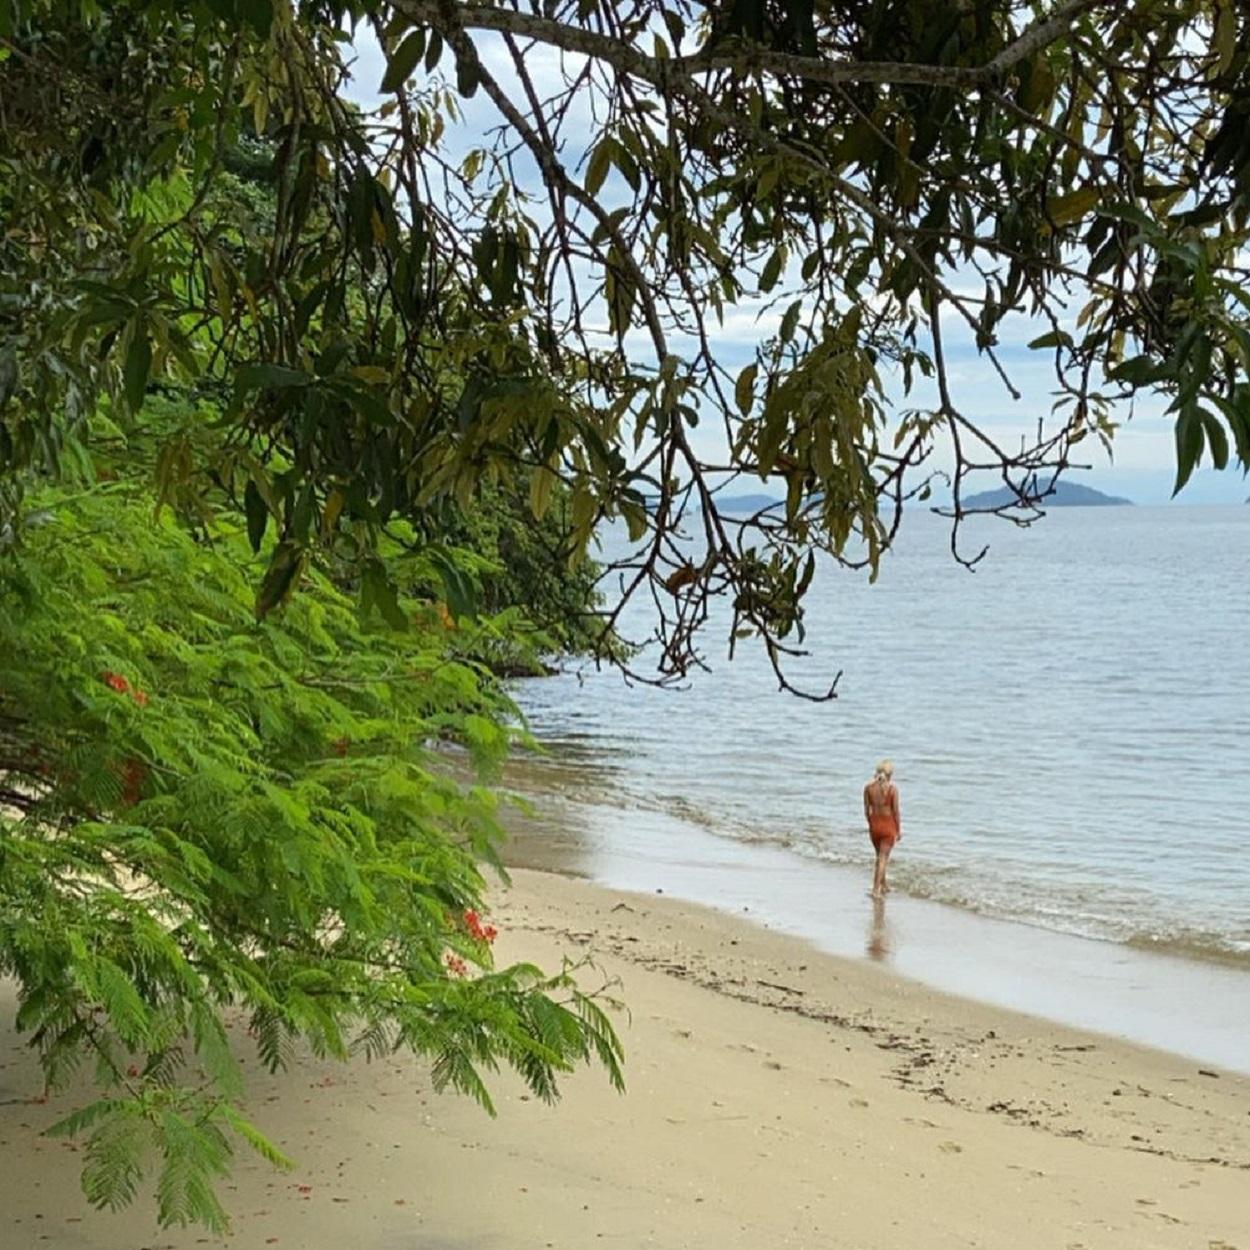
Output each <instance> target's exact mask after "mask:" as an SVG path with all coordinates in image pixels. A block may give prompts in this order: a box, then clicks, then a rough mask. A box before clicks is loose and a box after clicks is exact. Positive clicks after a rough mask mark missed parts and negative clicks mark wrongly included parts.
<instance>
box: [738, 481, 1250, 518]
mask: <svg viewBox="0 0 1250 1250" xmlns="http://www.w3.org/2000/svg"><path fill="white" fill-rule="evenodd" d="M715 498H716V510H717V511H718V512H719V513H720V514H721V515H722V516H727V517H737V518H740V519H743V520H745V519H746V518H747V517H752V516H754V515H755V514H756V513H757V512H762V511H763V510H764V509H765V508H781V507H784V506H785V500H783V499H778V498H776V496H774V495H717V496H716V497H715ZM1017 502H1018V500H1017V497H1016V494H1015V492H1014V491H1012V490H1011V489H1009V488H1008V487H1006V486H1000V487H998V489H996V490H984V491H980V492H979V493H977V494H975V495H966V496H965V497H964V499H963V501H962V506H963V507H964V508H973V509H975V508H1006V507H1010V506H1011V505H1012V504H1015V503H1017ZM1246 502H1247V503H1250V499H1247V500H1246ZM1040 506H1041V507H1043V508H1111V507H1116V508H1124V507H1132V506H1133V501H1132V500H1131V499H1123V498H1121V497H1120V496H1119V495H1108V494H1105V493H1104V492H1103V491H1100V490H1095V489H1094V488H1093V487H1092V486H1082V485H1080V484H1079V483H1078V482H1065V481H1061V482H1059V484H1058V485H1057V486H1056V487H1055V490H1054V493H1053V494H1050V495H1047V496H1046V498H1045V499H1043V500H1041V501H1040Z"/></svg>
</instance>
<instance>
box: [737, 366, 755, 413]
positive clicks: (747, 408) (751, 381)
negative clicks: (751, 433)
mask: <svg viewBox="0 0 1250 1250" xmlns="http://www.w3.org/2000/svg"><path fill="white" fill-rule="evenodd" d="M758 372H759V366H758V365H754V364H750V365H747V367H746V368H745V369H743V371H742V372H741V373H740V374H738V381H737V384H736V385H735V386H734V402H735V403H737V405H738V411H739V412H740V413H742V415H743V416H744V417H745V416H749V415H750V412H751V406H752V404H754V403H755V377H756V374H757V373H758Z"/></svg>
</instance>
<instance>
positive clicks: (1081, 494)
mask: <svg viewBox="0 0 1250 1250" xmlns="http://www.w3.org/2000/svg"><path fill="white" fill-rule="evenodd" d="M1015 502H1016V494H1015V492H1014V491H1012V490H1010V489H1009V488H1008V487H1006V486H1000V487H999V488H998V489H997V490H983V491H981V492H980V493H979V494H976V495H967V496H965V497H964V499H963V500H962V504H963V507H965V508H1004V507H1008V506H1009V505H1011V504H1013V503H1015ZM1132 503H1133V501H1132V500H1131V499H1121V498H1120V497H1119V496H1118V495H1105V494H1103V492H1102V491H1100V490H1095V489H1094V488H1093V487H1092V486H1082V485H1080V483H1078V482H1060V483H1059V484H1058V485H1057V486H1056V487H1055V490H1054V493H1053V494H1051V495H1047V496H1046V498H1045V499H1043V500H1042V501H1041V506H1042V507H1043V508H1112V507H1117V508H1122V507H1131V506H1132Z"/></svg>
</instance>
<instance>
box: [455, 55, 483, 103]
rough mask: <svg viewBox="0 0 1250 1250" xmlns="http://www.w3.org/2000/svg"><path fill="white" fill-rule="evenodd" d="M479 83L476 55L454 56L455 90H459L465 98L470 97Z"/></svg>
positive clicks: (479, 76) (479, 75)
mask: <svg viewBox="0 0 1250 1250" xmlns="http://www.w3.org/2000/svg"><path fill="white" fill-rule="evenodd" d="M480 84H481V74H480V72H479V69H478V63H477V57H476V56H460V55H457V56H456V90H457V91H459V92H460V94H461V95H462V96H464V98H465V99H466V100H469V99H472V98H473V96H475V95H476V94H477V89H478V86H479V85H480Z"/></svg>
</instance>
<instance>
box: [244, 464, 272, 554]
mask: <svg viewBox="0 0 1250 1250" xmlns="http://www.w3.org/2000/svg"><path fill="white" fill-rule="evenodd" d="M243 510H244V512H245V513H246V515H247V540H248V542H250V543H251V544H252V550H253V551H256V552H259V551H260V544H261V541H262V540H263V539H264V537H265V526H266V525H268V524H269V509H268V508H267V507H266V506H265V501H264V499H263V498H262V497H261V493H260V488H259V487H258V486H257V485H256V483H255V482H254V481H252V480H251V479H250V478H249V479H248V483H247V486H245V487H244V489H243Z"/></svg>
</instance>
